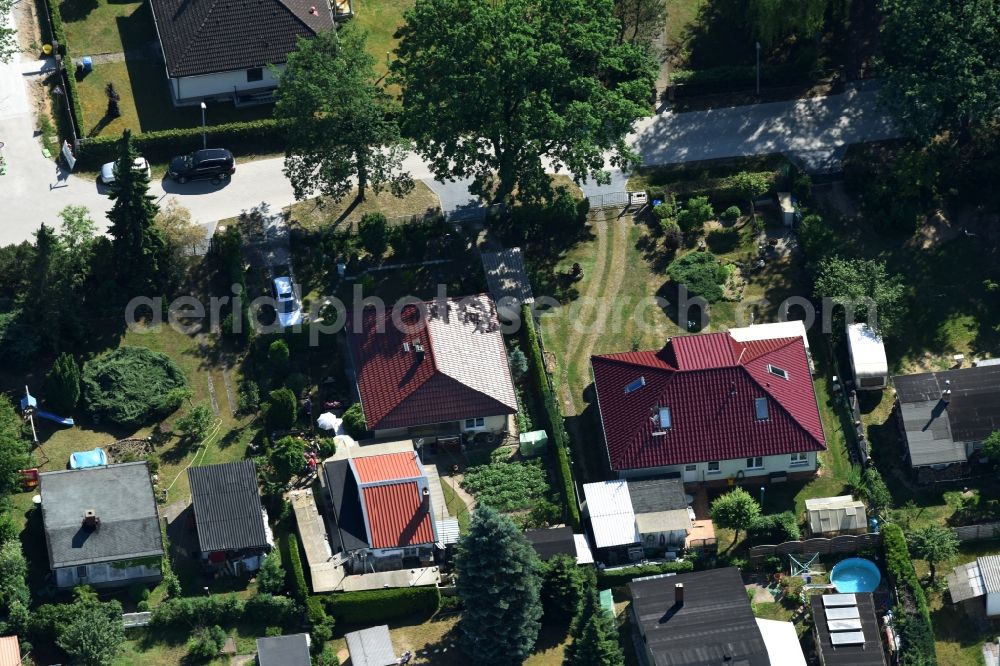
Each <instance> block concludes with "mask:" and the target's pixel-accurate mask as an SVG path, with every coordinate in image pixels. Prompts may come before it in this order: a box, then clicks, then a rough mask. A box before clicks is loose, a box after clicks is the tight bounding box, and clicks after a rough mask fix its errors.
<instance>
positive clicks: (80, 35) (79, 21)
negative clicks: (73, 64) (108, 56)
mask: <svg viewBox="0 0 1000 666" xmlns="http://www.w3.org/2000/svg"><path fill="white" fill-rule="evenodd" d="M91 4H92V7H93V8H92V9H90V8H89V7H87V8H85V7H84V6H85V5H91ZM59 12H60V14H61V15H62V19H63V24H64V26H65V30H66V39H67V40H68V41H69V44H70V47H71V48H72V50H73V55H74V57H76V58H79V57H82V56H85V55H97V54H100V53H122V52H123V51H125V50H127V49H138V48H142V47H144V46H145V45H147V44H149V43H150V42H152V41H155V40H156V27H155V26H154V24H153V15H152V12H151V11H150V10H149V7H148V5H147V4H146V3H142V2H109V1H108V0H90V1H89V2H88V1H86V0H84V1H82V2H81V1H80V0H67V1H64V2H62V3H61V4H60V5H59Z"/></svg>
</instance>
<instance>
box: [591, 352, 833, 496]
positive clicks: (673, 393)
mask: <svg viewBox="0 0 1000 666" xmlns="http://www.w3.org/2000/svg"><path fill="white" fill-rule="evenodd" d="M591 364H592V367H593V373H594V387H595V390H596V393H597V402H598V407H599V410H600V416H601V423H602V426H603V430H604V439H605V443H606V445H607V451H608V460H609V462H610V465H611V469H612V471H613V472H615V473H617V474H618V475H619V476H620V477H636V476H649V475H654V474H664V473H680V474H681V476H682V478H683V480H684V481H685V482H688V483H694V482H702V481H714V480H725V479H737V480H738V479H740V478H742V477H751V476H768V475H769V476H771V477H772V478H774V477H778V476H781V475H787V474H790V473H796V472H810V473H811V472H815V471H816V453H817V452H818V451H824V450H825V449H826V439H825V438H824V436H823V425H822V422H821V420H820V415H819V407H818V405H817V403H816V393H815V390H814V389H813V382H812V375H811V373H810V370H809V362H808V359H807V356H806V349H805V346H804V344H803V341H802V338H801V337H792V338H776V339H766V340H753V341H746V342H737V341H736V340H735V339H733V337H732V336H731V335H730V334H729V333H708V334H703V335H690V336H682V337H675V338H673V339H671V340H668V341H667V344H666V345H665V346H664V347H663V349H661V350H660V351H641V352H625V353H620V354H607V355H601V356H593V357H592V358H591Z"/></svg>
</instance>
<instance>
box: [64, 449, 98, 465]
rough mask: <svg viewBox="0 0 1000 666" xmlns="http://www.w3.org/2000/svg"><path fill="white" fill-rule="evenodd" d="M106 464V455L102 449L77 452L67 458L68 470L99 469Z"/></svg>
mask: <svg viewBox="0 0 1000 666" xmlns="http://www.w3.org/2000/svg"><path fill="white" fill-rule="evenodd" d="M107 464H108V455H107V454H106V453H104V449H101V448H96V449H94V450H93V451H77V452H76V453H74V454H73V455H71V456H70V457H69V468H70V469H85V468H87V467H100V466H101V465H107Z"/></svg>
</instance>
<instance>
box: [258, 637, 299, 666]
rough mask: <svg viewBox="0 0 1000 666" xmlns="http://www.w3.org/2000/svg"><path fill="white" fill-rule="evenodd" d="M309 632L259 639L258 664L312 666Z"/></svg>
mask: <svg viewBox="0 0 1000 666" xmlns="http://www.w3.org/2000/svg"><path fill="white" fill-rule="evenodd" d="M309 644H310V640H309V634H290V635H288V636H268V637H267V638H258V639H257V666H310V664H312V660H311V659H310V657H309Z"/></svg>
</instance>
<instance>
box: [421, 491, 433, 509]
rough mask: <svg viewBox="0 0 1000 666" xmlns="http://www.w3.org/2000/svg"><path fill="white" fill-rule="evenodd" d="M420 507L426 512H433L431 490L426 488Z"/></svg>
mask: <svg viewBox="0 0 1000 666" xmlns="http://www.w3.org/2000/svg"><path fill="white" fill-rule="evenodd" d="M420 506H421V508H423V510H424V511H430V510H431V491H430V489H429V488H424V492H422V493H421V498H420Z"/></svg>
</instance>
